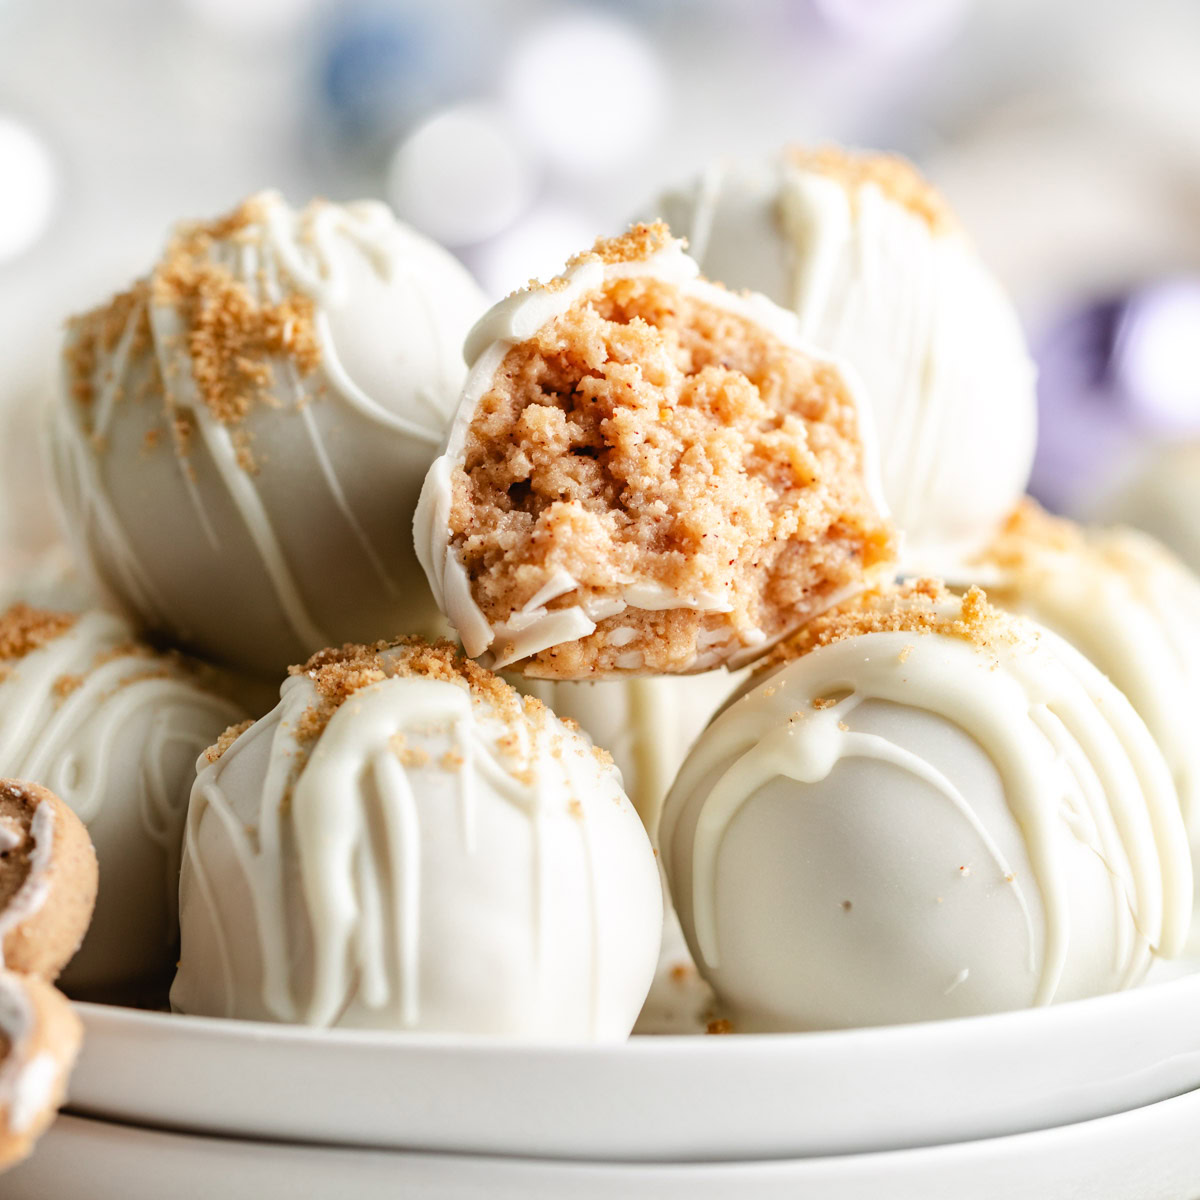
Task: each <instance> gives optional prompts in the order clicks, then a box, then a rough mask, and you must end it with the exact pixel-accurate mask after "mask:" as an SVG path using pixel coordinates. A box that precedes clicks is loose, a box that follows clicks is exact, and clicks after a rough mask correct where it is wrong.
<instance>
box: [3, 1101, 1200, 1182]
mask: <svg viewBox="0 0 1200 1200" xmlns="http://www.w3.org/2000/svg"><path fill="white" fill-rule="evenodd" d="M1198 1124H1200V1093H1198V1092H1192V1093H1191V1094H1189V1095H1185V1096H1179V1097H1178V1098H1176V1099H1172V1100H1167V1101H1165V1102H1163V1103H1161V1104H1155V1105H1152V1106H1150V1107H1147V1108H1141V1109H1138V1110H1136V1111H1133V1112H1128V1113H1123V1114H1120V1115H1118V1116H1114V1117H1108V1118H1106V1119H1104V1120H1100V1121H1090V1122H1087V1123H1085V1124H1081V1125H1070V1126H1067V1127H1065V1128H1060V1129H1052V1130H1047V1131H1044V1132H1040V1133H1032V1134H1023V1135H1021V1136H1018V1137H1006V1138H994V1139H991V1140H988V1141H981V1142H970V1143H966V1144H964V1145H959V1146H936V1147H930V1148H928V1149H922V1150H906V1151H899V1152H894V1153H890V1154H866V1155H848V1156H844V1157H841V1158H818V1159H807V1160H804V1159H800V1160H795V1159H793V1160H791V1161H788V1160H782V1161H775V1162H752V1163H722V1164H707V1165H703V1164H683V1165H670V1164H662V1165H650V1164H641V1165H638V1164H628V1163H626V1164H620V1163H612V1164H607V1165H605V1164H598V1163H549V1162H535V1161H531V1160H529V1159H521V1158H469V1157H462V1158H458V1157H450V1156H442V1155H428V1154H399V1153H396V1152H394V1151H393V1152H390V1153H389V1152H387V1151H379V1150H374V1151H371V1150H358V1151H354V1150H346V1149H327V1148H321V1149H318V1148H315V1147H304V1146H282V1145H277V1144H269V1143H254V1142H234V1141H223V1140H217V1139H211V1138H196V1137H189V1136H183V1135H179V1134H168V1133H156V1132H152V1131H149V1130H142V1129H133V1128H128V1127H124V1126H115V1125H106V1124H102V1123H99V1122H94V1121H87V1120H83V1119H81V1118H78V1117H69V1116H67V1117H60V1118H59V1120H58V1122H57V1124H56V1125H55V1126H54V1127H53V1129H52V1130H51V1131H50V1133H49V1134H47V1136H46V1137H45V1138H44V1140H43V1141H42V1143H41V1144H40V1146H39V1147H38V1149H37V1151H36V1152H35V1154H34V1156H33V1158H32V1159H31V1160H30V1161H29V1162H28V1163H26V1164H25V1165H24V1166H21V1167H18V1168H17V1169H16V1170H15V1171H13V1172H12V1173H11V1174H10V1175H7V1176H5V1178H4V1196H5V1200H48V1198H49V1197H68V1196H79V1195H81V1192H80V1181H81V1180H84V1179H86V1180H87V1192H86V1194H87V1196H88V1200H162V1197H164V1196H170V1197H171V1200H211V1198H212V1197H214V1196H220V1197H221V1198H222V1200H306V1198H310V1197H312V1198H316V1197H325V1198H332V1197H348V1196H353V1197H355V1200H401V1198H403V1197H413V1198H414V1200H415V1198H417V1197H419V1198H420V1200H510V1198H511V1200H564V1198H565V1197H568V1196H569V1197H570V1198H571V1200H601V1198H603V1200H612V1198H613V1197H616V1196H619V1197H621V1198H622V1200H641V1198H643V1197H646V1198H650V1197H653V1198H654V1200H732V1198H734V1197H736V1198H737V1200H796V1198H797V1197H803V1198H804V1200H1190V1198H1192V1197H1195V1196H1197V1195H1200V1138H1198V1137H1197V1136H1196V1129H1197V1126H1198Z"/></svg>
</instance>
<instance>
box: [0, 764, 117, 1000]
mask: <svg viewBox="0 0 1200 1200" xmlns="http://www.w3.org/2000/svg"><path fill="white" fill-rule="evenodd" d="M97 879H98V874H97V866H96V852H95V850H93V849H92V842H91V839H90V838H89V837H88V832H87V829H86V827H85V826H84V824H83V822H82V821H81V820H80V819H79V818H78V817H77V816H76V815H75V814H74V813H73V812H72V811H71V810H70V809H69V808H68V807H67V806H66V805H65V804H64V803H63V802H62V801H61V800H60V799H59V798H58V797H57V796H56V795H55V794H54V793H53V792H51V791H49V790H48V789H47V788H44V787H42V786H40V785H39V784H36V783H24V782H22V781H20V780H16V779H0V954H2V956H3V957H2V960H0V961H2V964H3V965H4V966H6V967H8V968H9V969H10V970H13V971H23V972H25V973H27V974H30V975H38V976H41V977H42V978H44V979H48V980H53V979H56V978H57V977H58V973H59V972H60V971H61V970H62V969H63V967H65V966H66V965H67V963H68V962H69V961H70V960H71V956H72V955H73V954H74V953H75V951H76V950H78V949H79V945H80V943H81V942H82V941H83V935H84V934H85V933H86V932H87V927H88V923H89V922H90V921H91V919H92V910H93V908H94V907H95V905H96V885H97Z"/></svg>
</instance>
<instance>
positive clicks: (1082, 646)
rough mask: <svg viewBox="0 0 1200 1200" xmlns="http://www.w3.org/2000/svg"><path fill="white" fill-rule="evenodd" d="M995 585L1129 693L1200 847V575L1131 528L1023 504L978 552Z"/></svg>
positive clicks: (998, 598)
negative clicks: (1083, 522)
mask: <svg viewBox="0 0 1200 1200" xmlns="http://www.w3.org/2000/svg"><path fill="white" fill-rule="evenodd" d="M978 570H979V572H980V573H981V575H983V576H984V577H985V578H987V579H988V580H989V581H990V582H989V583H988V584H987V587H988V594H989V596H991V598H992V599H993V600H994V601H995V602H996V603H997V604H1001V605H1003V606H1004V607H1005V608H1007V609H1011V610H1012V611H1014V612H1019V613H1022V614H1024V615H1025V616H1028V617H1030V618H1032V619H1033V620H1035V621H1037V622H1038V623H1039V624H1041V625H1044V626H1046V627H1047V628H1048V629H1052V630H1054V632H1055V633H1057V634H1059V635H1060V636H1061V637H1064V638H1066V640H1067V641H1068V642H1070V643H1071V644H1072V645H1073V646H1074V647H1075V648H1076V649H1077V650H1078V651H1080V653H1082V654H1084V655H1086V656H1087V657H1088V658H1089V659H1090V660H1091V661H1092V662H1093V663H1095V664H1096V666H1097V667H1099V668H1100V670H1101V671H1103V672H1104V674H1105V675H1107V676H1108V677H1109V679H1111V680H1112V681H1113V683H1115V684H1116V685H1117V687H1118V688H1120V689H1121V691H1122V692H1124V693H1125V695H1126V697H1127V698H1128V699H1129V700H1130V702H1131V703H1132V704H1133V707H1134V708H1135V709H1137V711H1138V714H1139V715H1140V716H1141V718H1142V720H1143V721H1145V722H1146V728H1147V729H1149V730H1150V732H1151V734H1153V736H1154V739H1155V741H1157V742H1158V745H1159V748H1160V749H1161V750H1162V752H1163V757H1164V758H1165V759H1166V760H1167V765H1168V766H1169V767H1170V768H1171V773H1172V775H1173V777H1174V779H1175V786H1176V789H1177V790H1178V792H1179V802H1180V804H1181V806H1182V808H1183V818H1184V824H1185V825H1187V827H1188V832H1189V835H1190V838H1191V842H1192V845H1193V846H1194V847H1198V848H1200V738H1198V737H1197V736H1196V716H1197V714H1198V713H1200V579H1197V578H1196V576H1195V575H1194V574H1193V573H1192V572H1191V571H1190V570H1188V568H1187V567H1185V566H1184V565H1183V563H1181V562H1180V561H1179V560H1178V559H1177V558H1175V556H1174V555H1173V554H1171V553H1170V552H1169V551H1168V550H1167V549H1166V548H1165V547H1163V546H1161V545H1160V544H1159V543H1157V542H1156V541H1155V540H1154V539H1153V538H1151V537H1149V536H1147V535H1146V534H1142V533H1138V532H1136V531H1134V530H1132V529H1122V528H1112V529H1102V528H1088V527H1085V526H1080V525H1076V524H1074V523H1072V522H1071V521H1067V520H1064V519H1062V518H1059V517H1052V516H1050V515H1049V514H1048V513H1046V512H1044V511H1042V510H1041V509H1040V508H1039V507H1038V506H1037V505H1036V504H1035V503H1034V502H1033V501H1032V500H1026V501H1025V502H1024V503H1023V504H1021V505H1020V506H1019V507H1018V508H1017V509H1016V510H1015V511H1014V512H1013V514H1012V516H1011V517H1010V518H1009V520H1008V521H1007V522H1006V524H1005V526H1004V528H1003V530H1001V532H1000V534H999V535H998V536H997V538H996V539H995V540H994V541H993V543H992V544H991V546H990V547H989V548H988V550H987V551H986V552H985V553H984V554H983V555H982V556H981V557H980V560H979V562H978Z"/></svg>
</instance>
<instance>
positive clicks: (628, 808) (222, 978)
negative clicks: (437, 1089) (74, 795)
mask: <svg viewBox="0 0 1200 1200" xmlns="http://www.w3.org/2000/svg"><path fill="white" fill-rule="evenodd" d="M209 759H210V761H209V762H208V764H207V765H205V766H204V767H203V768H202V769H201V771H200V773H199V775H198V778H197V780H196V784H195V787H194V789H193V792H192V800H191V806H190V809H189V813H188V825H187V836H186V840H185V847H184V865H183V876H182V883H181V889H180V897H181V924H182V933H183V938H182V954H181V959H180V967H179V974H178V976H177V978H176V981H175V986H174V988H173V990H172V993H171V999H172V1003H173V1005H174V1006H175V1007H176V1008H178V1009H180V1010H182V1011H184V1012H188V1013H200V1014H204V1015H209V1016H230V1017H243V1018H250V1019H256V1020H266V1021H284V1022H298V1023H303V1024H308V1025H315V1026H332V1025H341V1026H369V1027H375V1028H389V1029H408V1030H424V1031H443V1032H455V1033H488V1034H498V1035H505V1036H511V1037H520V1038H550V1039H567V1040H578V1041H592V1040H613V1039H620V1038H623V1037H625V1036H626V1035H627V1034H628V1033H629V1031H630V1029H631V1028H632V1027H633V1023H634V1020H635V1019H636V1017H637V1014H638V1010H639V1008H640V1007H641V1004H642V1001H643V1000H644V998H645V996H646V992H647V990H648V988H649V986H650V981H651V978H652V976H653V974H654V969H655V962H656V957H657V953H658V947H659V940H660V936H661V929H662V898H661V891H660V887H659V877H658V870H657V866H656V863H655V858H654V854H653V851H652V850H651V847H650V842H649V839H648V838H647V836H646V833H645V831H644V829H643V828H642V825H641V822H640V821H639V820H638V816H637V813H636V812H635V811H634V809H633V806H632V805H631V804H630V803H629V800H628V799H627V798H626V796H625V795H624V793H623V792H622V790H621V783H620V776H619V775H618V773H617V771H616V770H615V768H614V767H613V765H612V761H611V759H610V758H609V757H608V756H607V755H606V754H605V753H603V752H601V751H598V750H596V749H595V748H594V747H593V746H592V744H591V743H590V742H589V741H588V740H587V739H586V738H585V737H583V736H582V735H581V734H579V733H578V732H577V731H575V730H574V729H573V728H571V727H569V726H567V725H564V724H563V723H562V722H561V721H559V720H558V718H557V717H555V716H554V715H553V714H552V713H551V712H550V711H549V710H548V709H546V708H545V706H544V705H542V704H541V703H540V702H538V701H537V700H534V699H531V698H524V699H523V698H522V697H520V696H518V695H517V693H516V692H515V691H513V689H512V688H510V687H509V686H508V685H507V684H505V683H504V682H503V681H502V680H500V679H499V678H497V677H496V676H494V675H492V674H490V672H487V671H485V670H483V668H481V667H479V666H477V665H476V664H475V663H473V662H471V661H469V660H467V659H463V658H461V657H459V656H458V655H457V654H456V653H455V651H454V650H453V648H452V647H450V646H449V644H448V643H439V644H437V645H434V646H430V645H427V644H425V643H422V642H418V641H415V640H410V639H406V640H402V641H400V642H395V643H377V644H376V645H374V646H348V647H345V648H343V650H341V651H326V652H324V653H322V654H319V655H317V656H316V657H314V658H313V659H312V660H310V662H309V663H308V664H307V665H306V666H305V667H303V668H297V669H296V670H295V672H294V673H293V674H292V676H291V677H290V678H289V679H288V680H287V682H286V683H285V684H284V686H283V687H282V689H281V691H280V702H279V705H278V706H277V707H276V708H275V709H274V710H273V711H272V712H271V713H269V714H268V715H267V716H265V717H264V718H262V720H260V721H258V722H257V723H255V724H253V725H251V726H250V727H249V728H247V729H243V730H237V729H235V730H231V731H230V733H229V734H228V735H227V736H226V737H225V738H223V739H222V741H221V742H220V743H219V744H218V745H217V746H216V747H214V749H213V750H212V751H211V752H210V754H209Z"/></svg>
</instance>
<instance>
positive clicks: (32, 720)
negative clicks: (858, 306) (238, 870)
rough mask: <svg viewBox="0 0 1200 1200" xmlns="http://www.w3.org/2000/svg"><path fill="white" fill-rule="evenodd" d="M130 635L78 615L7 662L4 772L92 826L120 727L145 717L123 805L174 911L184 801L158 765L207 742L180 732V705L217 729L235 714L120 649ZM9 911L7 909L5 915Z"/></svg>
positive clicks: (1, 685)
mask: <svg viewBox="0 0 1200 1200" xmlns="http://www.w3.org/2000/svg"><path fill="white" fill-rule="evenodd" d="M131 638H132V635H131V632H130V630H129V628H128V626H127V625H126V624H125V623H124V622H123V621H121V620H120V619H119V618H118V617H115V616H112V615H111V614H109V613H103V612H89V613H84V614H82V615H81V616H80V617H79V618H78V619H77V620H76V621H75V622H74V624H72V625H71V626H70V628H68V629H67V630H65V631H64V632H63V633H61V634H59V635H58V636H57V637H55V638H53V639H51V640H50V641H48V642H47V643H45V644H44V645H42V646H39V647H38V648H37V649H35V650H33V651H31V652H30V653H28V654H26V655H25V656H24V657H23V658H21V659H19V660H17V661H16V662H14V663H12V664H10V668H11V669H10V671H9V674H8V675H7V676H6V678H5V679H4V680H3V681H2V682H0V773H3V774H4V775H6V776H9V777H12V778H16V779H30V780H35V781H37V782H38V783H40V784H42V785H43V786H44V787H47V788H49V790H50V791H52V792H53V793H54V794H55V795H56V796H58V797H59V798H60V799H61V800H62V801H63V802H64V803H65V804H66V805H67V806H68V807H69V808H70V809H72V810H73V811H74V812H75V814H76V815H77V816H78V817H79V819H80V820H81V821H83V822H84V824H88V823H89V822H91V821H93V820H94V819H95V818H96V817H97V816H98V814H99V813H100V810H101V807H102V806H103V804H104V803H105V802H106V799H107V793H108V789H109V786H110V780H111V777H112V776H111V767H110V760H111V756H112V754H113V753H114V747H115V745H116V744H117V742H118V740H119V735H120V733H121V730H122V729H123V728H124V727H125V726H126V724H127V723H128V722H129V721H130V720H131V719H132V718H133V717H134V715H135V714H138V713H144V712H145V711H146V710H147V709H149V710H151V711H152V712H153V713H154V715H153V718H152V720H151V721H150V722H149V726H148V733H147V737H146V744H145V746H144V750H143V759H142V770H141V771H140V772H139V774H138V780H139V783H138V793H137V795H136V796H135V797H126V796H122V797H120V798H119V801H120V802H121V803H129V804H136V805H137V808H138V811H139V813H140V816H141V820H142V825H143V828H144V829H145V832H146V835H147V837H149V838H150V839H151V840H152V841H153V842H155V843H156V844H158V845H159V846H160V847H161V848H162V850H163V853H164V856H165V860H166V874H165V877H164V890H165V893H166V899H167V903H168V906H169V910H170V911H171V912H172V913H173V912H174V909H175V904H176V901H177V897H176V889H175V886H174V881H175V880H176V879H177V878H178V872H179V830H180V826H181V823H182V820H183V813H182V811H181V806H182V802H183V801H184V800H185V799H186V796H184V795H181V794H180V790H179V788H178V785H177V784H176V786H175V787H174V788H172V787H170V786H168V783H167V781H166V780H165V779H164V778H163V776H162V762H163V760H164V756H165V755H166V752H167V750H168V748H169V747H170V746H171V745H172V744H173V743H174V742H177V741H180V740H182V741H183V742H184V743H185V744H187V745H189V746H190V747H191V748H192V750H193V752H194V753H196V754H198V753H199V752H200V751H201V750H202V749H203V748H204V746H205V744H206V735H204V734H202V733H199V732H198V731H196V730H193V729H185V728H183V727H181V726H179V725H177V723H176V719H175V717H176V714H177V712H178V711H179V707H180V706H186V707H187V708H188V709H189V710H191V711H197V712H200V713H204V714H208V715H210V721H209V722H208V724H211V726H212V727H213V728H220V727H221V726H222V724H228V723H229V722H230V721H234V720H237V719H238V717H239V715H240V714H239V710H238V708H237V707H236V705H234V704H232V703H230V702H229V701H228V700H225V699H223V698H222V697H220V696H217V695H215V694H213V693H210V692H208V691H205V690H204V689H202V688H201V687H199V686H198V685H197V684H195V683H194V682H192V681H191V680H189V679H187V678H186V677H184V676H183V675H182V674H180V673H178V672H177V671H174V670H172V669H170V668H168V667H167V666H166V665H165V663H166V660H164V659H160V658H155V657H148V656H146V655H144V654H135V653H129V652H122V650H123V647H125V646H127V645H128V644H129V643H130V641H131ZM65 678H69V679H71V680H72V682H73V684H74V686H73V687H72V688H71V690H70V691H68V692H67V693H66V694H65V695H59V694H58V693H57V692H56V684H57V683H58V682H59V681H60V680H62V679H65ZM114 802H115V801H114ZM43 814H44V815H43ZM52 819H53V810H52V809H51V808H50V806H49V805H46V804H41V805H39V806H38V808H37V811H36V812H35V814H34V829H33V832H34V837H35V841H36V842H37V847H38V851H37V853H36V854H35V860H34V861H35V863H38V862H41V859H40V858H39V857H37V854H40V852H41V850H42V848H43V847H44V848H45V851H46V853H47V854H48V853H49V846H50V841H51V839H50V838H49V837H46V838H42V837H40V836H39V833H38V831H39V830H40V829H44V828H45V829H48V828H49V826H47V825H46V824H45V823H46V822H49V821H51V820H52ZM30 879H31V880H33V879H34V872H33V871H31V874H30ZM10 911H11V906H10V909H9V910H6V914H4V916H7V913H8V912H10ZM3 919H4V917H0V920H3Z"/></svg>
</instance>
